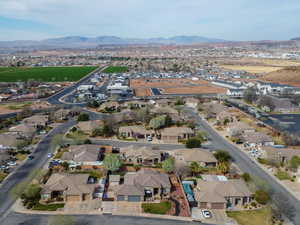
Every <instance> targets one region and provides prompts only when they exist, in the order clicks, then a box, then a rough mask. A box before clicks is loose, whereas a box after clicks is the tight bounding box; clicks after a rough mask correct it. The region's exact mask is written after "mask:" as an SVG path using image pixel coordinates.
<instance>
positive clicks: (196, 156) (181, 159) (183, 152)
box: [169, 149, 218, 167]
mask: <svg viewBox="0 0 300 225" xmlns="http://www.w3.org/2000/svg"><path fill="white" fill-rule="evenodd" d="M169 154H170V155H171V156H173V157H174V159H175V162H176V163H180V164H186V165H189V164H190V163H192V162H197V163H198V164H199V165H200V166H202V167H216V166H217V163H218V161H217V159H216V158H215V157H214V155H213V154H212V153H211V152H209V151H207V150H205V149H178V150H172V151H169Z"/></svg>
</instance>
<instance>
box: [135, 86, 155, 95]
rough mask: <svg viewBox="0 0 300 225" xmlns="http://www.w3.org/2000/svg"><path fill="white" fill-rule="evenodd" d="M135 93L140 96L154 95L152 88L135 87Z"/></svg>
mask: <svg viewBox="0 0 300 225" xmlns="http://www.w3.org/2000/svg"><path fill="white" fill-rule="evenodd" d="M134 93H135V95H136V96H138V97H142V96H152V92H151V90H150V88H134Z"/></svg>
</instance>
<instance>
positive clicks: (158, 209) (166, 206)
mask: <svg viewBox="0 0 300 225" xmlns="http://www.w3.org/2000/svg"><path fill="white" fill-rule="evenodd" d="M142 208H143V210H144V212H145V213H152V214H162V215H164V214H166V213H167V212H168V211H169V210H170V209H171V202H161V203H143V204H142Z"/></svg>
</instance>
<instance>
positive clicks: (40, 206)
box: [32, 203, 65, 211]
mask: <svg viewBox="0 0 300 225" xmlns="http://www.w3.org/2000/svg"><path fill="white" fill-rule="evenodd" d="M64 206H65V204H64V203H61V204H49V205H43V204H40V203H37V204H36V205H34V206H33V207H32V209H33V210H39V211H56V210H57V209H61V208H63V207H64Z"/></svg>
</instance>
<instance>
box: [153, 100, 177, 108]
mask: <svg viewBox="0 0 300 225" xmlns="http://www.w3.org/2000/svg"><path fill="white" fill-rule="evenodd" d="M173 102H174V100H171V99H166V98H164V99H158V100H155V107H158V108H161V107H166V106H169V105H171V104H172V103H173Z"/></svg>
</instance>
